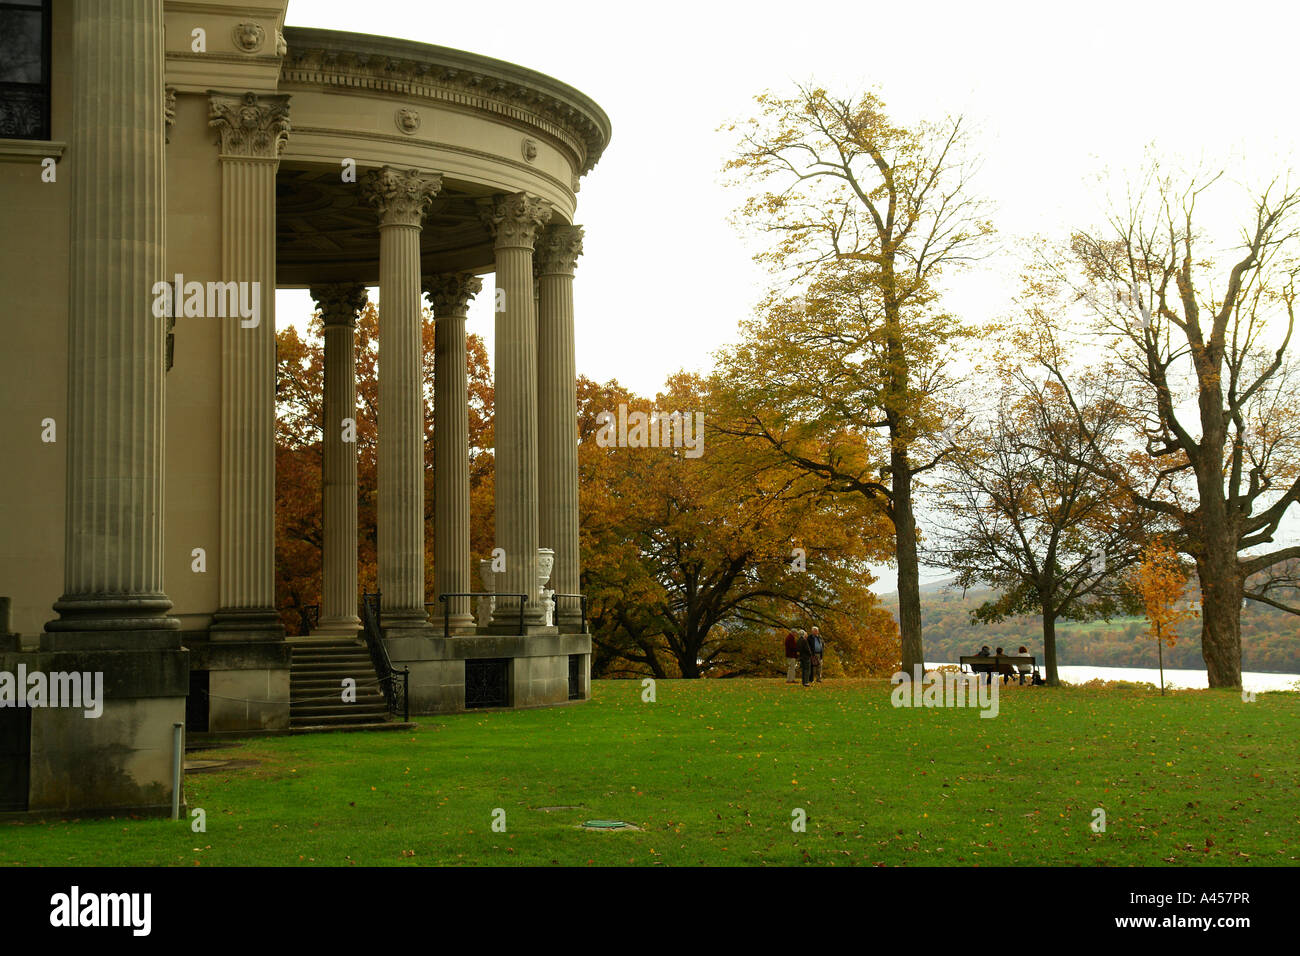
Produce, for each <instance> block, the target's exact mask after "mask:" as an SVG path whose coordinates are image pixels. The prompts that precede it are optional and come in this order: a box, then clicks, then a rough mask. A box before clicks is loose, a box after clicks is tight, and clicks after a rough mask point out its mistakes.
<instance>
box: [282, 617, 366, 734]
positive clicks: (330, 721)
mask: <svg viewBox="0 0 1300 956" xmlns="http://www.w3.org/2000/svg"><path fill="white" fill-rule="evenodd" d="M346 679H350V680H353V681H356V687H355V692H356V700H355V701H353V702H351V703H346V702H344V701H343V699H342V694H343V681H344V680H346ZM289 700H290V704H289V726H290V729H291V730H293V731H295V732H297V731H302V732H308V731H313V730H334V729H343V730H350V729H377V728H380V727H385V728H386V727H387V726H389V725H390V724H391V721H390V719H389V714H388V699H387V698H386V697H385V696H384V691H383V686H382V685H381V684H380V683H379V680H378V676H377V675H376V674H375V665H374V662H373V661H372V660H371V657H370V652H369V650H367V648H366V646H365V644H364V643H362V642H361V641H359V640H347V639H339V640H329V641H311V642H307V643H302V644H295V645H294V647H293V657H292V659H291V664H290V669H289Z"/></svg>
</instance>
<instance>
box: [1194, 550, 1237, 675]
mask: <svg viewBox="0 0 1300 956" xmlns="http://www.w3.org/2000/svg"><path fill="white" fill-rule="evenodd" d="M1207 550H1208V551H1209V553H1208V554H1206V555H1205V556H1203V557H1197V559H1196V573H1197V576H1198V577H1199V578H1200V583H1201V657H1202V658H1204V660H1205V670H1206V673H1207V674H1208V675H1209V679H1210V686H1211V687H1235V688H1238V689H1240V688H1241V601H1242V594H1243V591H1244V585H1245V578H1244V576H1243V575H1242V573H1241V568H1240V565H1239V563H1238V561H1237V550H1236V548H1235V547H1233V545H1232V544H1227V545H1226V546H1224V545H1222V544H1219V545H1218V546H1216V543H1214V542H1211V544H1210V548H1209V549H1207Z"/></svg>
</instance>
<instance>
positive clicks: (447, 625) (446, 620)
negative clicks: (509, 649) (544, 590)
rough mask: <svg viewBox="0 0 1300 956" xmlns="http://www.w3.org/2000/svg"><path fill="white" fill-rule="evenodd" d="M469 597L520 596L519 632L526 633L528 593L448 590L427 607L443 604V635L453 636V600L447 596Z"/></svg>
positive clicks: (426, 605)
mask: <svg viewBox="0 0 1300 956" xmlns="http://www.w3.org/2000/svg"><path fill="white" fill-rule="evenodd" d="M454 597H467V598H481V597H490V598H502V597H513V598H519V633H520V634H522V633H524V604H525V603H526V602H527V601H528V595H527V594H514V593H511V592H508V591H504V592H503V591H448V592H447V593H446V594H439V595H438V600H437V601H436V602H434V601H429V602H426V603H425V605H424V606H425V607H437V606H438V605H439V604H441V605H442V636H443V637H451V602H450V601H448V600H447V598H454Z"/></svg>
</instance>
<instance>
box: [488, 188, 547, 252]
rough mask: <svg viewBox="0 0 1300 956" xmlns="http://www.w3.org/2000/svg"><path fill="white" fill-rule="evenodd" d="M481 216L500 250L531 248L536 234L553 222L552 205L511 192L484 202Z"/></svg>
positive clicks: (533, 197)
mask: <svg viewBox="0 0 1300 956" xmlns="http://www.w3.org/2000/svg"><path fill="white" fill-rule="evenodd" d="M479 215H481V216H482V217H483V224H484V225H485V226H487V227H488V231H489V232H491V233H492V236H493V238H495V239H496V243H497V248H498V249H518V248H523V249H531V248H532V247H533V243H534V241H536V239H537V234H538V233H539V232H541V230H542V227H543V226H545V225H546V224H547V223H548V222H550V221H551V204H550V203H548V202H547V201H546V200H545V199H540V198H538V197H537V196H530V195H529V194H528V193H511V194H510V195H509V196H498V197H497V198H495V199H491V200H488V201H487V202H485V203H484V204H483V205H482V206H480V207H479Z"/></svg>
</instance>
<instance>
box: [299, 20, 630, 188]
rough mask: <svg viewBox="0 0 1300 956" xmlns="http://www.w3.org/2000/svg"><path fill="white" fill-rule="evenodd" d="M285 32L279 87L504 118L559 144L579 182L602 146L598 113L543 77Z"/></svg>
mask: <svg viewBox="0 0 1300 956" xmlns="http://www.w3.org/2000/svg"><path fill="white" fill-rule="evenodd" d="M284 32H285V36H286V38H287V40H288V43H289V53H288V55H287V56H286V57H285V60H284V64H283V66H282V67H281V73H280V79H281V83H283V84H295V83H296V84H304V85H308V86H325V87H338V88H360V89H362V90H364V91H366V92H382V93H389V94H393V95H397V96H401V97H403V98H405V99H408V100H409V99H412V98H416V99H425V100H430V101H434V102H448V103H459V104H462V105H464V106H468V107H470V108H471V109H473V110H476V111H480V112H486V113H494V114H497V115H500V116H506V117H510V118H512V119H515V120H517V121H521V122H523V123H525V124H526V125H528V126H530V127H532V128H533V129H536V130H537V131H539V132H541V133H544V134H546V135H547V136H549V137H550V138H552V139H555V140H558V141H559V142H560V143H562V144H563V145H564V146H565V147H566V148H567V149H568V151H569V152H570V153H571V156H572V159H573V165H574V168H575V170H576V171H577V172H578V175H580V176H581V175H585V174H586V173H587V172H590V170H591V168H592V167H593V166H595V165H596V162H597V161H598V160H599V159H600V156H601V153H603V152H604V149H605V146H606V145H607V144H608V142H609V137H610V124H609V118H608V117H607V116H606V115H605V113H604V111H603V110H601V108H600V107H599V106H597V105H596V104H595V103H594V102H593V101H592V100H590V99H589V98H588V97H586V96H585V95H584V94H582V93H580V92H578V91H577V90H575V89H573V88H572V87H569V86H566V85H565V84H563V83H560V82H559V81H557V80H554V79H551V78H550V77H548V76H546V75H544V74H542V73H536V72H534V71H532V70H528V69H526V68H524V67H520V66H516V65H515V64H512V63H506V62H504V61H501V60H494V59H491V58H490V57H484V56H478V55H477V54H473V53H466V52H464V51H461V50H452V49H448V48H447V47H439V46H433V45H430V44H424V43H415V42H413V41H409V40H396V39H392V38H389V37H376V36H369V35H366V34H360V33H345V32H338V31H333V30H316V29H308V28H303V27H286V28H285V31H284Z"/></svg>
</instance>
